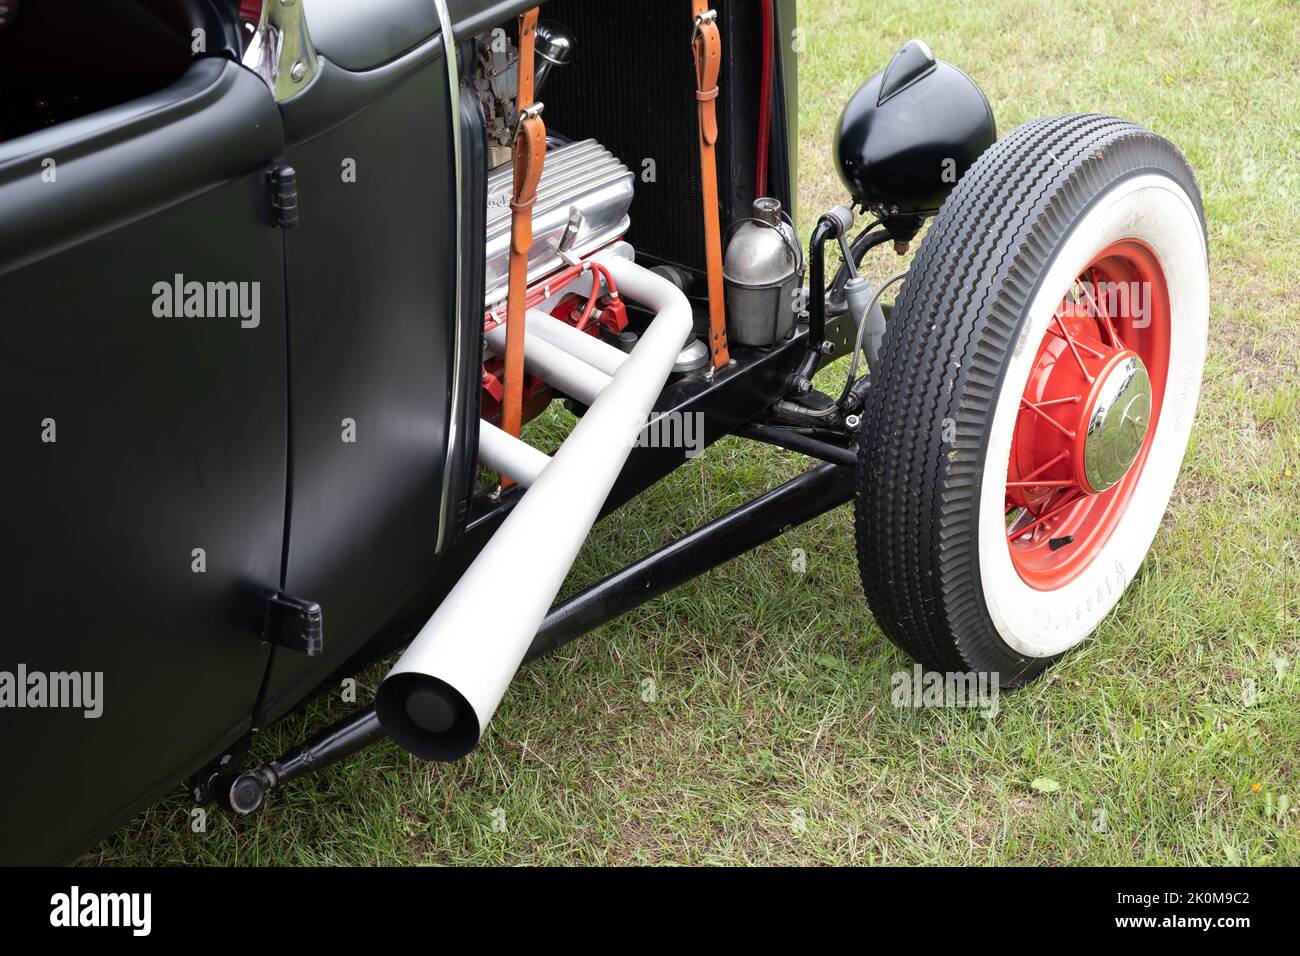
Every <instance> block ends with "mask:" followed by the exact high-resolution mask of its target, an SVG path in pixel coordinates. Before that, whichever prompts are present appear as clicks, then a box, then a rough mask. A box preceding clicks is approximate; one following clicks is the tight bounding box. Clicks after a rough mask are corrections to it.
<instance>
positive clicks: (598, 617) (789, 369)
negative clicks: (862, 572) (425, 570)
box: [205, 315, 855, 814]
mask: <svg viewBox="0 0 1300 956" xmlns="http://www.w3.org/2000/svg"><path fill="white" fill-rule="evenodd" d="M854 331H855V330H854V327H853V324H852V322H851V321H850V320H849V319H848V318H847V316H844V315H839V316H833V317H828V318H827V321H826V343H827V344H825V345H823V347H822V348H821V349H819V350H818V351H819V352H820V353H821V355H822V359H821V362H822V363H823V364H824V363H825V362H829V361H832V360H834V359H835V358H838V357H839V356H842V355H845V354H847V353H848V351H849V350H850V349H851V348H852V347H853V333H854ZM808 335H809V328H808V326H807V325H800V326H798V327H797V328H796V330H795V332H794V334H793V335H791V336H790V338H788V339H786V340H785V341H784V342H782V343H780V344H779V345H777V346H775V347H773V348H772V349H769V350H759V349H749V348H745V347H743V346H742V347H737V348H735V349H733V350H732V358H733V363H732V364H731V365H729V366H728V367H727V368H725V369H722V370H720V371H719V372H717V373H716V374H714V375H711V376H710V375H707V374H706V373H704V372H698V373H694V374H691V375H687V376H684V377H683V378H681V379H679V380H677V381H675V382H670V383H669V385H668V386H667V387H666V388H665V389H664V390H663V392H662V393H661V394H660V396H659V399H658V401H657V402H656V403H655V409H654V415H653V416H652V419H651V423H648V424H647V426H646V428H647V429H649V428H650V427H652V425H653V420H654V417H657V416H661V415H667V414H676V415H690V414H702V415H703V423H704V443H705V445H706V446H708V445H712V444H713V443H714V442H716V441H718V440H719V439H721V438H723V437H726V436H727V435H732V434H738V435H740V436H741V437H745V438H750V439H751V440H755V441H763V442H766V443H768V444H774V445H781V446H784V447H786V448H789V449H790V450H793V451H799V452H801V453H803V454H809V455H817V454H818V452H819V451H820V450H822V449H825V451H826V452H827V453H826V454H825V455H824V456H822V457H825V458H827V459H830V460H828V461H825V462H824V463H823V464H821V465H818V466H816V467H814V468H812V469H810V470H809V471H806V472H804V473H803V474H801V475H798V476H797V477H795V478H793V479H791V480H790V481H787V482H785V483H784V484H782V485H779V486H777V487H776V488H774V489H772V490H770V491H768V492H766V493H765V494H762V495H760V496H758V497H757V498H754V499H752V500H750V501H747V502H745V503H744V504H742V505H740V506H739V507H737V508H734V509H732V510H731V511H729V512H727V513H726V514H724V515H722V516H721V517H719V518H715V519H714V520H712V521H710V522H708V523H706V524H704V525H702V526H701V527H699V528H697V529H696V530H694V531H691V532H689V533H687V534H685V535H683V536H681V537H680V538H677V539H675V540H673V541H671V542H669V543H668V544H666V545H664V546H663V547H661V548H659V549H658V550H656V551H653V552H651V553H650V554H648V555H646V556H645V557H643V558H641V559H639V560H637V561H634V562H633V563H631V564H629V565H627V566H626V567H624V568H623V569H621V570H619V571H616V572H614V573H613V574H611V575H609V576H607V577H605V578H604V579H602V580H600V581H598V582H596V583H595V584H593V585H591V586H590V587H588V588H586V589H585V590H583V591H581V592H580V593H578V594H576V595H574V596H572V597H570V598H568V599H567V600H564V601H561V602H560V603H559V604H557V605H555V606H554V607H553V608H551V611H550V613H548V614H547V616H546V619H545V620H544V621H543V622H542V626H541V629H540V630H539V631H538V633H537V636H536V638H534V640H533V643H532V646H531V647H530V648H529V650H528V654H527V655H526V656H525V658H524V662H525V663H528V662H530V661H533V660H536V659H537V658H539V657H542V656H545V655H546V654H549V653H550V652H552V651H554V650H556V649H557V648H560V647H562V646H564V645H565V644H568V643H569V642H570V641H573V640H575V639H576V638H578V637H581V636H582V635H583V634H586V633H588V632H589V631H592V630H595V629H596V628H598V627H600V626H601V625H603V624H606V623H608V622H609V621H611V620H613V619H614V618H616V617H619V616H621V615H623V614H625V613H627V612H628V611H631V610H633V609H635V608H637V607H639V606H640V605H642V604H644V603H646V602H648V601H650V600H652V599H654V598H656V597H658V596H660V595H662V594H664V593H666V592H668V591H670V590H672V589H674V588H676V587H679V586H681V585H682V584H685V583H686V582H687V581H690V580H692V579H694V578H696V577H698V576H700V575H702V574H704V573H706V572H708V571H710V570H712V569H713V568H716V567H719V566H720V565H722V564H725V563H726V562H728V561H730V560H732V559H733V558H736V557H739V556H740V555H741V554H744V553H745V552H747V551H750V550H752V549H754V548H756V547H758V546H760V545H762V544H765V543H767V542H768V541H771V540H773V539H774V538H776V537H778V536H780V535H781V534H783V533H784V532H786V531H788V530H789V529H791V528H794V527H797V526H798V525H801V524H804V523H806V522H808V521H811V520H812V519H814V518H817V517H819V516H821V515H823V514H825V513H827V512H829V511H833V510H834V509H836V508H838V507H840V506H841V505H843V504H846V503H847V502H848V501H850V500H851V499H852V497H853V471H852V468H851V467H850V466H849V460H850V458H849V456H851V455H852V454H853V453H852V452H851V451H849V450H848V449H833V450H832V449H831V448H830V447H829V446H823V445H822V443H820V442H815V441H812V442H809V441H805V440H800V439H799V437H798V436H795V435H793V434H790V435H789V438H790V440H789V441H783V440H782V435H783V433H784V430H783V429H780V428H773V427H769V426H761V425H756V424H754V423H755V422H756V420H760V419H761V418H762V416H763V413H764V411H766V409H767V408H768V407H769V406H771V404H772V403H773V402H774V401H775V400H776V399H777V398H779V397H781V396H782V395H783V393H784V391H785V386H786V383H787V382H788V380H789V378H790V376H791V374H792V373H793V372H794V371H795V370H796V369H798V367H799V365H800V363H801V362H803V361H804V359H805V357H806V356H807V355H808V354H809V351H810V348H809V343H808ZM685 462H686V458H685V451H684V449H682V448H664V447H656V446H655V445H654V444H653V443H651V442H645V443H641V444H638V446H637V447H635V448H633V450H632V454H631V455H630V456H629V458H628V461H627V464H626V465H625V466H624V468H623V472H622V474H621V475H620V476H619V479H618V481H617V482H616V483H615V485H614V489H613V490H612V491H611V492H610V495H609V498H608V499H607V500H606V502H605V507H604V508H603V509H602V511H601V517H602V518H603V517H606V516H608V515H609V514H611V513H613V512H614V511H617V510H618V509H619V508H621V507H622V506H623V505H624V504H626V503H627V502H629V501H630V500H632V499H633V498H635V497H636V496H637V495H638V494H640V493H641V492H643V491H645V490H646V489H647V488H649V487H650V486H651V485H653V484H655V483H656V482H658V481H659V480H660V479H661V478H663V477H665V476H666V475H668V474H669V473H671V472H672V471H674V470H676V469H677V468H678V467H680V466H681V465H682V464H684V463H685ZM524 491H525V489H523V488H521V487H519V486H515V487H513V488H510V489H509V490H507V491H505V492H504V493H501V494H500V495H497V496H493V495H491V494H488V493H481V494H479V495H477V496H476V498H475V505H474V511H473V513H472V515H471V518H470V521H469V523H468V525H467V527H466V529H465V531H464V532H463V533H462V535H461V536H460V537H459V538H458V539H457V540H456V542H455V543H454V544H453V545H452V547H451V548H450V549H449V552H448V554H447V555H446V557H445V558H444V561H443V564H442V566H441V567H440V568H439V574H438V581H440V582H441V586H440V587H438V588H437V589H436V590H435V591H434V592H433V595H432V600H431V601H430V600H424V601H422V602H421V603H422V605H424V606H426V607H430V608H432V607H436V605H437V603H438V602H440V601H441V600H442V598H443V597H444V596H445V595H446V593H447V591H449V590H450V589H451V587H452V586H453V585H454V584H455V582H456V580H458V579H459V577H460V574H461V573H462V572H463V571H464V569H465V568H466V567H468V565H469V563H470V562H471V561H473V559H474V557H475V556H477V554H478V553H479V551H480V550H481V549H482V548H483V546H484V545H485V544H486V543H487V541H488V539H489V538H491V536H492V535H493V533H495V531H496V529H497V528H498V527H499V526H500V525H501V522H502V521H504V520H505V517H506V515H508V514H509V513H510V510H511V509H512V508H513V507H514V505H515V503H516V502H517V501H518V500H519V499H520V497H522V495H523V493H524ZM430 612H431V610H430ZM425 618H427V615H424V614H421V615H420V616H418V618H417V620H420V621H422V620H423V619H425ZM416 629H418V625H417V624H412V625H411V626H409V627H407V628H405V629H402V630H395V631H394V634H397V635H400V636H398V637H397V638H396V639H394V637H393V636H392V635H390V636H389V638H388V640H386V641H381V642H378V643H373V644H372V645H368V646H367V648H366V649H365V651H364V652H363V655H364V656H363V655H358V656H357V657H354V658H353V659H352V660H350V661H348V662H347V663H346V664H345V665H344V666H343V667H342V668H340V670H339V671H338V672H337V675H336V676H339V675H341V676H348V675H350V674H353V673H356V672H357V671H358V670H360V669H361V668H363V667H365V666H367V665H368V664H370V663H373V662H374V661H376V660H378V659H380V658H382V657H384V656H386V655H387V654H389V653H391V652H392V651H394V650H396V649H397V648H398V647H400V646H401V645H403V644H405V643H406V642H407V641H408V640H409V639H410V638H411V637H412V636H414V632H415V630H416ZM327 683H330V684H333V683H336V680H335V678H331V680H330V681H329V682H327ZM384 736H385V735H384V730H383V727H381V726H380V724H379V718H378V717H377V716H376V714H375V708H374V705H370V706H368V707H365V708H362V709H361V710H359V711H357V712H356V713H354V714H350V715H349V716H347V717H344V718H343V719H341V720H339V721H337V722H335V723H333V724H331V725H329V726H327V727H325V728H324V729H322V730H320V731H319V732H318V733H316V734H315V735H314V736H312V737H311V738H310V739H308V740H307V741H306V742H304V743H303V744H300V745H299V746H297V747H295V748H294V749H293V750H290V751H289V752H288V753H286V754H285V755H283V756H282V757H280V758H278V759H276V760H273V761H271V762H270V763H268V764H266V765H264V766H262V767H260V768H257V769H253V770H248V771H244V772H242V773H240V774H239V775H238V776H235V777H220V778H219V777H214V778H212V779H210V780H208V781H206V782H205V783H206V794H205V796H208V797H210V798H212V799H216V800H218V801H219V802H221V803H222V804H224V805H225V806H226V807H227V808H229V809H232V810H234V811H235V812H237V813H240V814H246V813H252V812H254V811H256V810H257V809H259V808H260V807H261V806H262V805H263V803H264V801H265V797H266V794H267V793H268V792H269V791H271V790H274V789H277V788H279V787H282V786H284V785H285V784H287V783H289V782H290V781H292V780H295V779H297V778H298V777H301V776H304V775H306V774H308V773H311V772H313V771H316V770H320V769H323V768H324V767H328V766H330V765H332V764H334V763H337V762H339V761H341V760H344V759H346V758H347V757H350V756H351V755H353V754H355V753H356V752H358V751H359V750H362V749H364V748H365V747H367V746H369V745H370V744H372V743H374V742H376V741H378V740H380V739H382V738H383V737H384Z"/></svg>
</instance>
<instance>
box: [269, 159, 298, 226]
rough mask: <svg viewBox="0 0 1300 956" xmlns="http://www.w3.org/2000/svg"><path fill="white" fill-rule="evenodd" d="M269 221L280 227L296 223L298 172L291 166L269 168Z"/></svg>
mask: <svg viewBox="0 0 1300 956" xmlns="http://www.w3.org/2000/svg"><path fill="white" fill-rule="evenodd" d="M270 180H271V222H272V224H273V225H276V226H279V227H280V228H281V229H292V228H293V227H294V226H296V225H298V174H297V173H296V172H294V168H293V167H292V166H277V167H276V168H275V169H273V170H271V173H270Z"/></svg>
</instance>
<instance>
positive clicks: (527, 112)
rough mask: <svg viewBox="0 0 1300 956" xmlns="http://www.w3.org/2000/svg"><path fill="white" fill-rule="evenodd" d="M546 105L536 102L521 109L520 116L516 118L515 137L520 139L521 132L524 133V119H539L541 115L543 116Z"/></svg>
mask: <svg viewBox="0 0 1300 956" xmlns="http://www.w3.org/2000/svg"><path fill="white" fill-rule="evenodd" d="M545 105H546V104H545V103H534V104H533V105H532V106H529V107H528V108H527V109H524V110H521V111H520V112H519V116H518V118H516V119H515V139H518V138H519V136H520V134H521V133H523V131H524V121H525V120H530V119H537V118H538V117H539V116H541V115H542V109H543V108H544V107H545Z"/></svg>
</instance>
